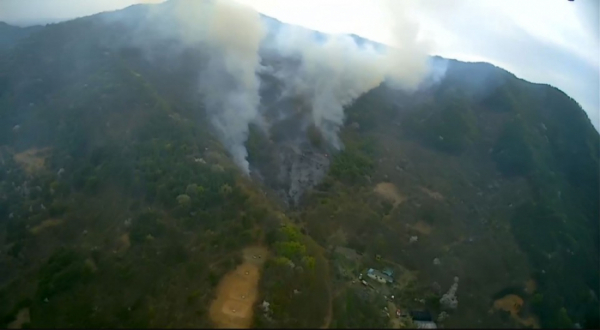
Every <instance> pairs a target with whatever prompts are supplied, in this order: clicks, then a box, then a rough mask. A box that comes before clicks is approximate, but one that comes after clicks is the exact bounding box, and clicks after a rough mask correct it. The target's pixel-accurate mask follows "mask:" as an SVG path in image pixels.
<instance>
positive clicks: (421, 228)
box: [411, 221, 433, 235]
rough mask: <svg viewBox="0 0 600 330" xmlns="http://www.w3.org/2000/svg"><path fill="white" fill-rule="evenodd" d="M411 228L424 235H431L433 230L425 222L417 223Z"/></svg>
mask: <svg viewBox="0 0 600 330" xmlns="http://www.w3.org/2000/svg"><path fill="white" fill-rule="evenodd" d="M411 228H412V229H414V230H416V231H418V232H419V233H421V234H423V235H429V234H431V230H433V228H431V226H430V225H428V224H427V223H425V222H424V221H417V222H416V223H415V224H414V225H412V226H411Z"/></svg>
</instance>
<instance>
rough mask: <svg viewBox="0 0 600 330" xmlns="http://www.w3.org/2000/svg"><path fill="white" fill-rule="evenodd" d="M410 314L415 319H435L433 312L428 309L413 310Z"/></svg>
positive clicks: (425, 320)
mask: <svg viewBox="0 0 600 330" xmlns="http://www.w3.org/2000/svg"><path fill="white" fill-rule="evenodd" d="M409 314H410V317H411V318H412V319H413V321H424V322H427V321H433V317H432V316H431V313H429V312H428V311H426V310H412V311H410V312H409Z"/></svg>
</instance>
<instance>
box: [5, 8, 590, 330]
mask: <svg viewBox="0 0 600 330" xmlns="http://www.w3.org/2000/svg"><path fill="white" fill-rule="evenodd" d="M173 3H174V2H173V1H171V2H167V3H165V4H163V5H160V6H157V7H154V9H152V10H151V9H149V8H150V7H149V6H141V5H138V6H132V7H129V8H126V9H124V10H122V11H117V12H113V13H103V14H100V15H94V16H91V17H86V18H81V19H76V20H73V21H69V22H64V23H60V24H52V25H48V26H46V27H43V28H40V29H39V31H36V32H33V33H31V34H29V35H27V36H26V37H23V38H21V39H20V40H19V42H15V43H13V44H12V45H11V46H10V47H3V48H1V49H0V52H1V53H2V56H0V77H2V78H0V79H1V81H0V146H1V147H0V148H1V149H0V157H1V158H0V160H1V165H0V166H1V169H0V180H1V181H0V241H1V242H2V244H1V245H0V246H1V247H2V254H1V256H0V267H1V268H2V269H3V270H5V271H3V272H2V273H1V274H0V288H1V289H0V301H3V302H6V303H5V304H2V305H0V316H2V317H3V320H2V321H3V325H8V324H9V323H11V322H13V321H14V320H15V318H17V316H18V314H19V313H20V312H23V313H24V311H25V310H26V311H27V313H29V316H30V320H29V323H28V324H25V326H27V325H29V326H31V327H117V326H122V327H167V326H181V327H184V326H185V327H188V326H189V327H208V326H210V325H211V322H214V319H211V317H212V316H211V315H210V313H209V309H210V308H209V306H210V304H211V301H213V298H214V295H215V294H217V292H220V291H219V290H218V288H219V284H218V283H219V280H220V278H221V277H223V276H224V275H225V274H227V273H228V272H230V271H234V269H235V268H236V264H238V263H241V262H242V259H243V258H241V253H240V251H241V250H242V249H243V248H244V247H246V246H251V245H256V244H259V245H263V246H266V247H268V248H269V250H270V251H271V253H272V257H271V258H269V260H268V261H267V263H266V264H265V266H264V269H263V271H262V273H261V278H260V281H259V283H258V287H257V290H258V291H257V292H258V293H257V297H259V298H258V299H257V303H256V304H255V308H254V317H253V319H252V322H253V323H254V325H256V326H262V327H283V326H285V327H294V326H295V327H317V326H322V325H325V326H329V327H375V326H381V327H384V326H386V325H388V323H389V320H388V317H387V316H383V317H382V315H381V310H382V308H383V307H384V306H386V307H387V303H388V302H387V301H386V300H385V299H383V297H382V296H383V294H385V295H387V296H388V297H390V296H391V295H395V298H394V301H393V303H395V305H396V306H398V307H400V308H402V309H411V308H418V309H421V308H427V309H428V310H430V311H432V312H433V313H434V314H435V315H438V314H439V313H440V312H441V311H442V310H444V306H443V305H441V304H440V298H441V297H442V294H443V293H444V292H446V291H447V289H448V288H449V287H450V285H451V284H452V283H453V281H454V277H455V276H458V277H459V278H460V282H459V283H460V284H459V289H458V300H459V305H458V308H456V309H455V310H453V309H448V310H447V312H448V313H449V314H450V316H449V317H448V318H447V319H446V320H443V321H439V322H440V323H443V324H444V325H445V326H447V327H462V326H471V327H500V326H507V327H522V326H524V325H526V324H535V323H536V322H539V323H541V326H543V327H570V326H572V325H573V323H576V322H577V323H580V325H582V326H585V327H590V328H593V327H597V326H598V299H597V294H598V292H599V290H600V288H598V281H597V279H598V276H599V270H598V264H597V260H598V258H599V255H598V250H599V237H598V231H599V222H598V219H600V215H599V214H598V210H599V205H598V200H599V196H598V191H599V187H598V182H599V178H598V171H597V169H598V161H599V154H598V152H599V150H600V139H599V136H598V134H597V132H596V131H595V130H594V129H593V127H592V125H591V123H590V121H589V119H588V118H587V116H586V115H585V113H584V112H583V110H582V109H581V108H580V107H579V106H578V105H577V104H576V103H575V102H574V101H573V100H572V99H570V98H569V97H568V96H567V95H565V94H564V93H562V92H561V91H559V90H557V89H555V88H553V87H551V86H546V85H535V84H531V83H529V82H526V81H523V80H520V79H517V78H516V77H514V75H512V74H510V73H508V72H506V71H504V70H502V69H500V68H496V67H494V66H492V65H489V64H486V63H463V62H459V61H454V60H446V59H442V58H433V59H432V63H433V64H432V65H434V66H438V65H439V66H444V67H445V68H446V70H445V75H443V77H441V79H440V80H439V81H435V82H427V83H424V84H423V85H422V87H421V88H420V89H418V90H417V91H416V92H414V93H407V92H402V91H397V90H394V89H391V88H389V87H388V86H387V85H386V84H382V85H380V86H379V87H376V88H374V89H372V90H370V91H369V92H367V93H366V94H364V95H362V96H361V97H360V98H358V99H357V100H356V101H355V102H354V103H353V104H351V105H350V106H347V107H346V109H345V111H346V120H345V125H344V126H343V127H342V129H341V133H340V139H341V140H342V141H343V144H344V146H345V148H344V149H343V150H341V151H336V150H335V148H333V147H332V146H330V145H329V144H328V143H327V141H326V140H325V139H324V138H323V136H322V135H321V133H320V132H319V130H318V129H317V128H316V127H315V125H314V123H312V122H311V120H310V118H311V117H310V109H309V108H310V102H309V101H308V100H306V99H304V98H302V97H289V96H288V97H286V96H285V95H284V94H283V93H282V90H283V89H284V88H283V87H281V86H284V85H285V83H286V81H285V80H284V79H285V77H283V76H281V75H277V74H276V73H277V72H280V71H277V70H278V69H293V68H295V66H297V65H298V61H300V60H299V59H297V58H289V57H286V56H282V55H278V54H274V53H272V52H269V51H267V50H268V47H266V46H267V45H266V44H265V45H263V46H264V47H263V49H261V52H262V57H261V58H262V65H263V66H265V67H270V68H272V69H273V71H268V70H266V71H264V72H261V73H260V79H261V107H262V108H261V109H262V110H261V111H264V113H265V114H266V115H265V118H266V120H267V121H268V124H269V125H267V128H266V129H265V128H264V127H261V126H260V125H259V124H252V126H251V129H250V133H249V138H248V140H247V141H246V148H247V149H248V153H249V154H248V160H249V162H250V168H251V169H252V171H251V175H250V177H247V176H244V175H242V173H241V172H240V170H239V168H238V167H237V166H236V165H235V163H234V162H233V161H232V159H231V157H230V155H229V154H228V152H227V151H226V150H227V149H226V148H225V147H224V146H223V144H222V142H220V141H221V140H219V139H218V138H216V136H217V134H215V129H214V123H213V122H212V121H211V119H210V117H209V116H208V115H207V113H206V112H205V110H206V104H205V97H206V96H205V95H203V94H202V93H201V92H200V90H199V88H198V81H199V79H201V78H199V76H201V75H202V74H203V72H205V71H203V68H205V67H207V66H208V65H209V63H210V62H209V60H210V50H208V49H207V48H206V45H203V44H188V43H182V42H180V41H179V40H177V39H176V38H173V36H172V35H169V34H165V35H162V36H161V37H157V38H154V37H147V38H143V36H145V35H146V36H150V35H160V33H163V32H164V30H161V29H160V28H159V27H161V26H163V24H167V25H169V24H175V23H174V22H176V19H177V17H176V16H175V14H174V13H175V12H176V10H177V7H176V6H175V5H174V4H173ZM170 6H173V7H170ZM156 8H159V9H156ZM156 10H158V11H156ZM153 12H154V13H156V12H158V13H160V14H161V15H153V14H152V13H153ZM282 24H283V23H280V22H277V21H275V20H269V25H270V26H271V30H270V31H271V32H272V31H274V30H275V29H277V28H281V26H282ZM1 33H3V32H2V31H0V38H2V37H1ZM10 33H11V34H14V31H12V30H11V32H10ZM267 39H268V38H267ZM362 42H364V43H369V42H368V41H365V40H362ZM273 72H275V73H273ZM282 95H284V96H282ZM280 118H283V119H280ZM282 225H284V226H282ZM413 237H417V239H416V240H415V239H413ZM434 260H437V262H436V261H434ZM370 267H373V268H385V267H389V268H392V269H394V270H395V274H394V277H395V280H396V281H395V282H396V283H395V284H394V285H390V286H382V287H377V289H378V290H381V291H380V292H379V293H375V292H374V291H369V290H365V289H364V288H363V287H362V286H361V285H360V284H359V283H354V282H353V281H356V278H357V274H359V273H361V272H363V274H364V270H366V268H370ZM526 283H527V284H528V285H527V286H526V285H525V284H526ZM381 293H383V294H381ZM510 294H512V295H516V296H518V297H520V298H519V299H522V300H521V301H522V304H523V306H522V307H520V311H519V313H513V314H510V315H508V316H507V315H506V314H508V313H506V314H503V312H494V313H488V311H489V310H490V309H491V310H492V311H493V308H494V306H495V305H494V301H501V299H498V298H505V297H508V296H509V295H510ZM511 297H512V296H511ZM263 300H264V301H267V302H269V303H270V307H269V308H268V311H263V309H262V308H263V307H262V305H261V304H260V303H262V301H263ZM497 305H499V304H498V303H496V306H497ZM536 318H539V320H536ZM531 320H533V321H531ZM528 322H531V323H528Z"/></svg>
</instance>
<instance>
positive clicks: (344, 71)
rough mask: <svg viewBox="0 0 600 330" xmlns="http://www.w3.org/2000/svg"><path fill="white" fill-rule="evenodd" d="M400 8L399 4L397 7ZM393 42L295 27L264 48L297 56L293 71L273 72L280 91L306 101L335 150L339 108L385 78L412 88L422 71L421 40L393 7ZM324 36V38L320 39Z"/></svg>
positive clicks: (424, 67) (424, 53)
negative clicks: (281, 86)
mask: <svg viewBox="0 0 600 330" xmlns="http://www.w3.org/2000/svg"><path fill="white" fill-rule="evenodd" d="M400 9H402V8H400ZM394 13H395V16H394V19H395V20H396V21H399V22H401V24H395V25H394V26H393V27H392V31H391V32H392V34H393V36H394V38H393V40H394V42H393V45H392V46H391V47H386V48H385V49H383V50H381V49H378V48H376V47H375V45H374V44H369V43H366V44H362V45H359V44H358V43H357V41H356V39H355V38H353V37H351V36H348V35H325V36H322V38H318V37H316V35H315V33H314V32H313V31H310V30H306V29H303V28H300V27H296V26H284V27H282V28H281V29H279V30H278V31H277V35H276V37H275V38H274V45H268V46H267V48H268V49H269V50H270V51H277V52H279V53H280V54H281V55H282V56H284V57H294V58H299V59H300V61H301V64H300V66H299V67H298V68H296V69H295V70H290V69H287V68H284V69H283V70H279V71H276V72H274V75H275V76H276V77H277V78H279V79H280V80H281V81H283V83H284V86H285V91H284V95H286V96H291V97H298V96H300V97H302V98H304V99H307V100H309V103H310V107H311V114H312V120H313V122H314V124H315V126H316V127H317V128H319V130H320V131H321V133H322V135H323V137H324V138H325V139H326V140H327V141H328V142H329V143H330V144H331V145H332V146H333V147H335V148H337V149H340V148H342V147H343V145H342V143H341V141H340V140H339V137H338V133H339V130H340V127H341V126H342V125H343V123H344V119H345V116H344V108H345V107H347V106H349V105H351V104H352V103H353V102H354V101H355V100H356V99H357V98H358V97H360V96H361V95H362V94H364V93H366V92H368V91H370V90H371V89H373V88H375V87H377V86H379V85H380V84H381V83H383V82H386V83H387V84H388V85H389V86H390V87H392V88H395V89H404V90H414V89H416V88H417V87H418V85H419V83H420V82H421V81H422V79H423V78H424V77H425V76H426V74H427V72H428V68H429V66H428V61H427V60H428V55H427V44H426V43H424V42H419V41H418V40H417V34H418V27H417V26H416V25H415V24H413V23H411V22H410V21H409V20H408V19H406V15H404V11H403V10H398V8H396V9H395V10H394ZM321 39H324V40H321Z"/></svg>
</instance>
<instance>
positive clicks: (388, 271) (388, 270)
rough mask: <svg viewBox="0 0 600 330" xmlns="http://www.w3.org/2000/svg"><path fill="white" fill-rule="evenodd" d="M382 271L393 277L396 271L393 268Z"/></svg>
mask: <svg viewBox="0 0 600 330" xmlns="http://www.w3.org/2000/svg"><path fill="white" fill-rule="evenodd" d="M382 273H384V274H385V275H387V276H389V277H391V278H393V277H394V271H393V270H392V269H391V268H385V269H384V270H383V271H382Z"/></svg>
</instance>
